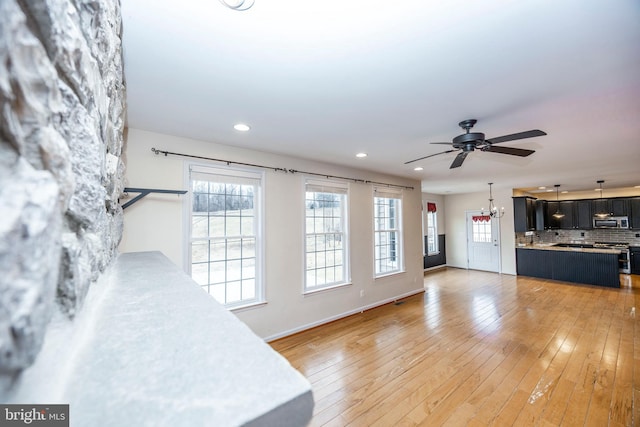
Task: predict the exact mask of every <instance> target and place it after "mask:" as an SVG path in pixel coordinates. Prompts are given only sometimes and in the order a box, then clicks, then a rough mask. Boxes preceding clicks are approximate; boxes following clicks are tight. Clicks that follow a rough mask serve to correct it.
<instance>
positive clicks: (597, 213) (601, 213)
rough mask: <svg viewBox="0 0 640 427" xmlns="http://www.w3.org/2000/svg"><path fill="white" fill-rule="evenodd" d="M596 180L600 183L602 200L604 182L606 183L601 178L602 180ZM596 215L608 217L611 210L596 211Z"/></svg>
mask: <svg viewBox="0 0 640 427" xmlns="http://www.w3.org/2000/svg"><path fill="white" fill-rule="evenodd" d="M596 182H597V183H598V184H599V185H600V189H599V191H600V200H602V193H603V190H602V184H604V180H602V179H600V180H598V181H596ZM601 205H602V204H601ZM595 216H597V217H598V218H606V217H608V216H609V212H605V211H601V212H596V213H595Z"/></svg>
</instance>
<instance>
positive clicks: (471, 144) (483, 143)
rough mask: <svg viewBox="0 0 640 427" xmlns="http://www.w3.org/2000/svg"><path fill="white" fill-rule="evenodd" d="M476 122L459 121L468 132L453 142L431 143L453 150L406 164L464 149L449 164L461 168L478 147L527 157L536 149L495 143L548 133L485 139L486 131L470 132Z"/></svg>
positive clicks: (469, 120) (525, 133) (536, 131)
mask: <svg viewBox="0 0 640 427" xmlns="http://www.w3.org/2000/svg"><path fill="white" fill-rule="evenodd" d="M476 122H477V120H476V119H468V120H463V121H461V122H460V123H458V126H460V127H461V128H462V129H464V130H465V131H466V132H465V133H463V134H462V135H458V136H456V137H455V138H453V142H432V143H431V144H444V145H452V146H453V149H452V150H447V151H443V152H441V153H436V154H431V155H429V156H424V157H420V158H418V159H414V160H409V161H408V162H405V163H404V164H405V165H407V164H409V163H413V162H417V161H418V160H422V159H427V158H429V157H433V156H438V155H440V154H446V153H453V152H455V151H460V150H462V151H460V152H459V153H458V155H457V156H456V158H455V159H453V163H451V166H449V169H453V168H459V167H460V166H462V162H464V159H466V158H467V155H468V154H469V153H470V152H472V151H474V150H476V149H477V150H480V151H489V152H491V153H500V154H510V155H512V156H519V157H527V156H528V155H531V154H533V153H535V151H534V150H526V149H523V148H513V147H501V146H496V145H494V144H499V143H501V142H507V141H515V140H517V139H525V138H533V137H534V136H544V135H546V133H545V132H543V131H541V130H538V129H534V130H528V131H526V132H519V133H512V134H511V135H503V136H498V137H496V138H491V139H484V133H481V132H469V130H470V129H471V128H472V127H473V125H475V124H476Z"/></svg>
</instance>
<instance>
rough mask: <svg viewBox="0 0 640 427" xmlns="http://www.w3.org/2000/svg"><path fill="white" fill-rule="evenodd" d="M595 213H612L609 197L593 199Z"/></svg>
mask: <svg viewBox="0 0 640 427" xmlns="http://www.w3.org/2000/svg"><path fill="white" fill-rule="evenodd" d="M591 206H592V208H593V214H594V215H597V214H600V213H602V214H605V213H606V214H609V215H611V203H610V201H609V199H595V200H593V201H592V205H591Z"/></svg>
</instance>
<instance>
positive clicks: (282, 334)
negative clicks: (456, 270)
mask: <svg viewBox="0 0 640 427" xmlns="http://www.w3.org/2000/svg"><path fill="white" fill-rule="evenodd" d="M423 292H424V288H420V289H415V290H413V291H409V292H406V293H404V294H400V295H396V296H395V297H391V298H387V299H384V300H381V301H377V302H374V303H373V304H368V305H365V306H362V307H359V308H356V309H353V310H349V311H347V312H345V313H341V314H337V315H335V316H331V317H327V318H326V319H322V320H318V321H317V322H312V323H308V324H306V325H302V326H299V327H297V328H293V329H289V330H288V331H284V332H280V333H277V334H274V335H270V336H268V337H266V338H264V340H265V342H270V341H275V340H277V339H280V338H284V337H288V336H289V335H293V334H297V333H298V332H302V331H306V330H307V329H311V328H315V327H316V326H320V325H324V324H325V323H330V322H333V321H335V320H339V319H342V318H345V317H348V316H352V315H354V314H357V313H362V312H363V311H367V310H371V309H372V308H376V307H380V306H381V305H385V304H389V303H391V302H395V301H398V300H399V299H403V298H407V297H410V296H413V295H417V294H421V293H423Z"/></svg>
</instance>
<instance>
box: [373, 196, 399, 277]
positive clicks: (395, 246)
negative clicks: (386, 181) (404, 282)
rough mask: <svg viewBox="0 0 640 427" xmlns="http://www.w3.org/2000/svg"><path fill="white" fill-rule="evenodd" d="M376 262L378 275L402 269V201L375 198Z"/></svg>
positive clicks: (389, 198)
mask: <svg viewBox="0 0 640 427" xmlns="http://www.w3.org/2000/svg"><path fill="white" fill-rule="evenodd" d="M373 200H374V202H373V206H374V228H375V230H374V240H375V243H374V245H375V247H374V258H375V259H374V261H375V271H376V275H382V274H389V273H393V272H396V271H400V270H401V268H402V262H401V254H402V253H401V250H400V249H401V248H400V204H401V199H399V198H391V197H374V199H373Z"/></svg>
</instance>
